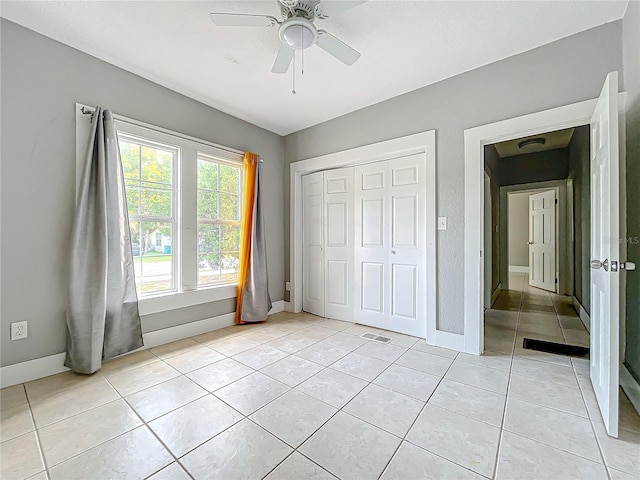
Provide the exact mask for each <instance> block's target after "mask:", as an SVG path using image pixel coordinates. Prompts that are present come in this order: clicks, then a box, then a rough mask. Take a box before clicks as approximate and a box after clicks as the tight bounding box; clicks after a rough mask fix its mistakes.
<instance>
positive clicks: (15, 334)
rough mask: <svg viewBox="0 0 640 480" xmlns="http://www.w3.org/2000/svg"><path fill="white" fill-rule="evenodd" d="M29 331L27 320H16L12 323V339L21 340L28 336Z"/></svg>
mask: <svg viewBox="0 0 640 480" xmlns="http://www.w3.org/2000/svg"><path fill="white" fill-rule="evenodd" d="M28 335H29V332H28V330H27V321H26V320H25V321H24V322H15V323H12V324H11V340H21V339H23V338H27V336H28Z"/></svg>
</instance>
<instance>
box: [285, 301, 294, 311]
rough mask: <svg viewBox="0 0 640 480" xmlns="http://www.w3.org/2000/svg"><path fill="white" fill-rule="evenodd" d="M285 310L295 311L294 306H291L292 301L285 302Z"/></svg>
mask: <svg viewBox="0 0 640 480" xmlns="http://www.w3.org/2000/svg"><path fill="white" fill-rule="evenodd" d="M284 311H285V312H293V308H292V307H291V302H284Z"/></svg>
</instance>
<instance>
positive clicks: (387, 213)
mask: <svg viewBox="0 0 640 480" xmlns="http://www.w3.org/2000/svg"><path fill="white" fill-rule="evenodd" d="M425 186H426V161H425V158H424V154H416V155H411V156H407V157H402V158H397V159H393V160H387V161H384V162H378V163H371V164H367V165H361V166H358V167H356V168H355V207H356V208H355V225H356V232H355V247H356V248H355V255H354V257H355V258H354V265H355V266H354V268H355V288H356V292H355V301H354V304H355V305H354V307H355V308H354V318H355V321H356V322H357V323H362V324H364V325H371V326H373V327H378V328H383V329H386V330H392V331H396V332H400V333H406V334H408V335H415V336H418V337H422V338H424V337H425V336H426V298H427V295H426V264H425V262H426V250H427V248H426V211H425V209H426V206H425Z"/></svg>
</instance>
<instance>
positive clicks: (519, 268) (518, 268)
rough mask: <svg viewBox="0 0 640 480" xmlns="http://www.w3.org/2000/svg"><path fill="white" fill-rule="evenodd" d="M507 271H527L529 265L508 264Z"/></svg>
mask: <svg viewBox="0 0 640 480" xmlns="http://www.w3.org/2000/svg"><path fill="white" fill-rule="evenodd" d="M509 271H510V272H512V273H529V267H525V266H521V265H509Z"/></svg>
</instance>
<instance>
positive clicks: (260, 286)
mask: <svg viewBox="0 0 640 480" xmlns="http://www.w3.org/2000/svg"><path fill="white" fill-rule="evenodd" d="M261 187H262V161H259V162H258V166H257V172H256V189H255V193H254V203H253V232H251V253H250V255H249V268H248V269H247V281H246V283H245V286H244V293H243V296H242V311H241V314H240V318H241V320H243V321H245V322H261V321H264V320H266V319H267V316H268V313H269V310H271V297H270V296H269V280H268V278H267V244H266V241H265V238H264V218H263V210H262V199H261V196H262V195H261Z"/></svg>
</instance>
